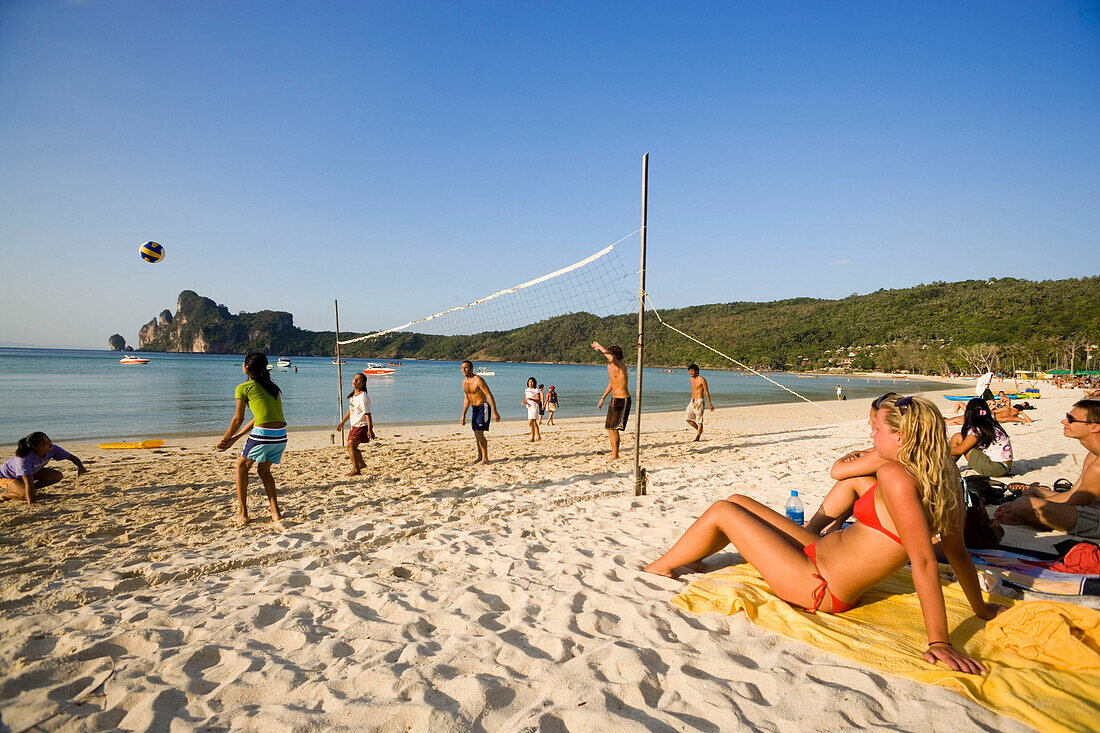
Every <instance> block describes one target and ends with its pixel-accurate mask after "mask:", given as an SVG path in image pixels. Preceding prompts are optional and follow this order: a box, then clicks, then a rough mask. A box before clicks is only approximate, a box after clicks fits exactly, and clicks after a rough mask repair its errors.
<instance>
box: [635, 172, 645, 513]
mask: <svg viewBox="0 0 1100 733" xmlns="http://www.w3.org/2000/svg"><path fill="white" fill-rule="evenodd" d="M648 198H649V153H646V154H645V155H643V156H642V266H641V269H640V270H639V272H638V364H637V366H636V367H635V369H636V370H637V378H636V379H635V385H636V386H635V392H637V395H638V400H637V403H636V404H635V406H634V496H643V495H644V494H645V493H646V476H645V469H644V468H642V371H643V370H642V349H643V344H644V343H645V244H646V218H647V206H648Z"/></svg>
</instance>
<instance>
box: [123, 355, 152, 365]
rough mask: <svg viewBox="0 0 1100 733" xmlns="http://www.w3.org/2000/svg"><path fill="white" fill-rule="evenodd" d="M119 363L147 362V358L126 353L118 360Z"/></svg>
mask: <svg viewBox="0 0 1100 733" xmlns="http://www.w3.org/2000/svg"><path fill="white" fill-rule="evenodd" d="M118 363H119V364H148V363H149V360H148V359H142V358H141V357H140V356H134V355H133V354H127V355H126V356H124V357H122V358H121V359H119V360H118Z"/></svg>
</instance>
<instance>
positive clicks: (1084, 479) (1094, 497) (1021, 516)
mask: <svg viewBox="0 0 1100 733" xmlns="http://www.w3.org/2000/svg"><path fill="white" fill-rule="evenodd" d="M1062 434H1063V435H1065V436H1066V437H1067V438H1073V439H1074V440H1076V441H1078V442H1079V443H1081V445H1083V446H1085V450H1087V451H1088V455H1087V456H1085V460H1084V462H1083V465H1082V467H1081V477H1080V478H1078V479H1077V483H1075V484H1074V485H1073V488H1072V489H1070V490H1069V491H1066V492H1063V493H1058V492H1055V491H1051V490H1050V489H1048V488H1046V487H1044V486H1040V485H1039V484H1037V483H1035V484H1032V485H1031V486H1029V487H1028V488H1027V489H1025V490H1024V492H1023V493H1022V494H1021V495H1020V497H1019V498H1018V499H1016V500H1015V501H1012V502H1009V503H1007V504H1001V505H1000V506H999V507H997V512H996V514H995V515H994V516H995V517H996V519H997V521H999V522H1000V523H1001V524H1026V525H1030V526H1032V527H1036V528H1038V529H1059V530H1061V531H1063V532H1069V533H1071V534H1074V535H1077V536H1078V537H1088V538H1091V539H1096V538H1100V400H1081V401H1080V402H1078V403H1076V404H1075V405H1074V406H1073V409H1072V410H1070V411H1069V412H1068V413H1066V416H1065V418H1064V419H1063V420H1062Z"/></svg>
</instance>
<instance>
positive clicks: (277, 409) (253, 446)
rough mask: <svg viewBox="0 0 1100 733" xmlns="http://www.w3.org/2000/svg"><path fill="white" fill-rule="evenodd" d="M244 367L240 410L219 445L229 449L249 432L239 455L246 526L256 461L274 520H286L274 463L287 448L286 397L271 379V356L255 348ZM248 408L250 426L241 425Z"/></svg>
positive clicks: (241, 520)
mask: <svg viewBox="0 0 1100 733" xmlns="http://www.w3.org/2000/svg"><path fill="white" fill-rule="evenodd" d="M243 369H244V373H245V376H246V377H248V381H247V382H243V383H241V384H238V385H237V391H236V393H235V394H234V397H235V398H236V400H237V409H236V412H235V413H234V414H233V420H232V421H231V422H230V423H229V429H228V430H226V431H225V435H224V436H223V437H222V439H221V440H220V441H218V446H217V448H218V450H220V451H222V450H226V449H227V448H229V446H231V445H233V444H234V443H236V442H237V441H238V440H239V439H240V438H241V437H243V436H244V435H248V440H247V441H245V444H244V450H242V451H241V455H240V456H239V457H238V458H237V516H236V523H237V524H238V525H243V524H245V523H246V522H248V504H247V502H246V494H247V491H248V472H249V470H250V469H251V468H252V465H253V464H255V465H256V473H257V475H259V477H260V481H261V482H263V485H264V491H266V492H267V502H268V505H269V508H270V509H271V519H272V521H274V522H276V523H278V522H279V521H280V520H281V519H282V513H281V512H280V511H279V500H278V497H277V496H276V495H275V477H274V476H272V475H271V465H272V464H273V463H278V462H279V461H280V460H281V459H282V457H283V450H284V449H285V448H286V420H285V419H283V399H282V397H281V396H280V394H279V392H280V390H279V386H278V385H277V384H275V382H273V381H271V374H270V373H269V370H268V366H267V357H266V356H265V355H264V354H263V353H262V352H259V351H254V352H252V353H251V354H249V355H248V356H246V357H245V360H244V367H243ZM245 407H248V409H250V410H252V419H251V420H249V421H248V424H247V425H244V427H241V424H242V423H243V422H244V410H245ZM238 429H239V432H238Z"/></svg>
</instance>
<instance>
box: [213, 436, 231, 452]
mask: <svg viewBox="0 0 1100 733" xmlns="http://www.w3.org/2000/svg"><path fill="white" fill-rule="evenodd" d="M235 442H237V439H236V438H222V439H221V440H219V441H218V444H217V445H216V446H214V449H215V450H220V451H221V450H226V449H227V448H229V446H231V445H233V444H234V443H235Z"/></svg>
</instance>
